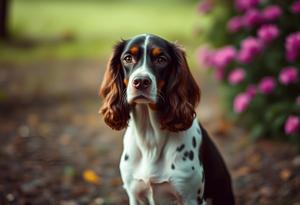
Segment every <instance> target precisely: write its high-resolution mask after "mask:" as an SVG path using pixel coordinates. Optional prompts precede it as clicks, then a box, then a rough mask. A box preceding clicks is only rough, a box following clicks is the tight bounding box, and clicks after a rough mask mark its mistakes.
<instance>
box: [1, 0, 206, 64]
mask: <svg viewBox="0 0 300 205" xmlns="http://www.w3.org/2000/svg"><path fill="white" fill-rule="evenodd" d="M196 4H197V1H194V0H190V1H183V0H175V1H171V0H167V1H158V0H154V1H137V0H129V1H120V0H119V1H118V0H112V1H108V0H87V1H79V0H64V1H55V0H54V1H47V0H11V1H10V5H9V18H8V23H9V26H8V29H9V37H10V38H9V41H8V42H6V43H4V42H2V43H1V44H0V60H1V61H14V62H18V61H32V60H38V59H40V60H41V59H49V58H53V59H70V58H106V57H107V55H108V54H109V52H110V50H111V47H112V45H113V44H114V43H115V42H116V41H118V40H119V39H120V38H124V39H126V38H129V37H131V36H134V35H136V34H140V33H154V34H157V35H161V36H163V37H165V38H167V39H170V40H174V41H175V40H177V41H178V42H180V43H182V44H184V45H185V46H186V47H187V48H188V49H187V50H190V49H195V48H196V46H197V45H199V42H200V41H201V39H200V38H195V32H198V31H197V29H195V28H196V27H197V25H202V26H205V25H209V20H208V18H199V16H197V12H196V11H195V5H196ZM193 31H194V32H193Z"/></svg>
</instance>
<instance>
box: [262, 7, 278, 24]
mask: <svg viewBox="0 0 300 205" xmlns="http://www.w3.org/2000/svg"><path fill="white" fill-rule="evenodd" d="M281 15H282V10H281V8H280V7H279V6H276V5H271V6H268V7H266V8H265V9H264V10H263V11H262V16H263V19H264V21H267V22H270V21H275V20H277V19H279V18H280V17H281Z"/></svg>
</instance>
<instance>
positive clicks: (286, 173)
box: [280, 169, 292, 181]
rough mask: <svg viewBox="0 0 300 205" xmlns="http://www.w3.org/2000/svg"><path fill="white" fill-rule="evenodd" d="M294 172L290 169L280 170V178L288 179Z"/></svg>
mask: <svg viewBox="0 0 300 205" xmlns="http://www.w3.org/2000/svg"><path fill="white" fill-rule="evenodd" d="M291 175H292V173H291V171H290V170H289V169H283V170H281V171H280V178H281V179H282V180H283V181H287V180H288V179H289V178H290V177H291Z"/></svg>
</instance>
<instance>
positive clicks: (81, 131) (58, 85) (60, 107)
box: [0, 60, 300, 205]
mask: <svg viewBox="0 0 300 205" xmlns="http://www.w3.org/2000/svg"><path fill="white" fill-rule="evenodd" d="M104 67H105V63H103V62H100V61H98V60H76V61H74V60H72V61H50V60H49V61H47V62H37V63H26V64H22V65H18V64H12V63H1V64H0V85H1V92H0V98H1V104H0V112H1V115H0V142H1V144H0V204H4V205H6V204H43V205H46V204H54V205H56V204H58V205H79V204H90V205H100V204H107V205H117V204H127V196H126V194H125V192H124V190H123V189H122V186H121V184H122V183H121V179H120V174H119V169H118V163H119V158H120V154H121V150H122V133H123V132H122V131H121V132H117V131H112V130H111V129H110V128H109V127H107V126H106V125H105V124H104V123H103V120H102V118H101V116H100V115H98V109H99V107H100V104H101V101H100V99H99V98H98V96H97V94H98V87H99V83H100V81H101V78H102V76H103V68H104ZM193 71H194V74H195V76H196V78H197V79H198V81H199V82H200V85H201V88H202V101H201V104H200V106H199V108H198V111H197V112H198V117H199V118H200V120H201V122H202V123H203V124H204V126H205V127H206V128H207V130H208V131H209V132H210V134H211V136H212V137H213V140H214V141H215V142H216V144H217V146H218V147H219V148H220V150H221V152H222V155H223V156H224V158H225V160H226V162H227V165H228V167H229V169H230V172H231V175H232V180H233V186H234V190H235V195H236V201H237V204H243V205H244V204H300V175H299V173H300V155H297V153H296V152H295V151H294V150H293V147H292V146H291V145H290V144H285V143H283V142H271V141H268V140H261V141H257V142H255V143H254V142H251V141H250V140H249V137H248V135H247V131H246V130H243V129H242V128H239V127H238V125H235V124H232V123H230V122H229V121H228V120H227V118H226V114H225V113H224V112H223V111H222V103H221V102H222V101H221V99H220V98H219V97H218V92H217V89H216V87H217V86H216V84H215V82H214V81H213V79H212V78H211V77H209V76H208V75H207V74H204V73H203V72H202V71H199V70H196V69H193Z"/></svg>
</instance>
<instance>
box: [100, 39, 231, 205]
mask: <svg viewBox="0 0 300 205" xmlns="http://www.w3.org/2000/svg"><path fill="white" fill-rule="evenodd" d="M100 95H101V96H102V97H103V98H104V102H103V105H102V107H101V110H100V112H101V113H102V114H103V116H104V120H105V122H106V123H107V124H108V125H109V126H110V127H111V128H113V129H116V130H121V129H123V128H126V132H125V135H124V150H123V154H122V157H121V162H120V171H121V176H122V180H123V183H124V188H125V190H126V192H127V194H128V197H129V203H130V205H139V204H142V205H143V204H150V205H154V204H155V205H171V204H182V205H183V204H184V205H197V204H205V203H206V202H205V201H206V199H209V198H210V199H211V200H210V201H212V204H225V205H231V204H234V197H233V192H232V187H231V179H230V175H229V172H228V170H227V168H226V166H225V163H224V161H223V159H222V157H221V155H220V153H219V152H218V150H217V149H216V147H215V145H214V144H213V143H212V141H211V140H210V138H209V136H208V134H207V132H206V130H205V129H204V128H203V127H202V126H201V125H200V123H198V120H197V119H196V113H195V106H197V104H198V102H199V100H200V89H199V87H198V85H197V83H196V82H195V80H194V78H193V76H192V75H191V72H190V70H189V68H188V65H187V62H186V58H185V53H184V51H183V50H182V49H181V48H180V47H179V46H178V45H176V44H173V43H170V42H168V41H166V40H164V39H162V38H160V37H158V36H155V35H149V34H143V35H138V36H135V37H133V38H132V39H130V40H123V41H121V42H119V43H118V44H117V45H116V46H115V48H114V51H113V55H112V57H111V59H110V60H109V62H108V66H107V69H106V71H105V74H104V79H103V82H102V85H101V88H100Z"/></svg>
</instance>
